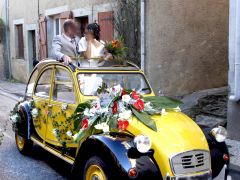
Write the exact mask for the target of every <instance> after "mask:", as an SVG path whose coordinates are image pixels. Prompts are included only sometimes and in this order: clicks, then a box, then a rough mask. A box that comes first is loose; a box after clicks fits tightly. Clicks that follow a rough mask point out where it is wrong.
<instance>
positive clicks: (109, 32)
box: [98, 11, 114, 41]
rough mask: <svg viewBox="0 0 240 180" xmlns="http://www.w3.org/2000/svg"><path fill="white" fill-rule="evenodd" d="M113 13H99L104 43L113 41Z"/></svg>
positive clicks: (101, 35) (101, 36)
mask: <svg viewBox="0 0 240 180" xmlns="http://www.w3.org/2000/svg"><path fill="white" fill-rule="evenodd" d="M113 19H114V17H113V12H112V11H110V12H100V13H98V24H99V25H100V27H101V32H100V38H101V40H103V41H112V40H113V33H114V27H113Z"/></svg>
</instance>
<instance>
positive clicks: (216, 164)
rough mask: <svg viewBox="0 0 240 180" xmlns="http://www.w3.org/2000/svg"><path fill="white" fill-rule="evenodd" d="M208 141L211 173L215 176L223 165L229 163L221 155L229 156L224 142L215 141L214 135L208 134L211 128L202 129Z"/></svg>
mask: <svg viewBox="0 0 240 180" xmlns="http://www.w3.org/2000/svg"><path fill="white" fill-rule="evenodd" d="M202 130H203V132H204V134H205V137H206V139H207V142H208V146H209V149H210V154H211V165H212V175H213V177H216V176H218V175H219V173H220V172H221V170H222V168H223V167H224V165H227V166H228V165H229V162H230V161H229V160H228V161H224V159H223V155H224V154H226V155H228V157H229V152H228V148H227V145H226V143H225V142H221V143H219V142H217V141H216V140H215V138H214V137H212V136H211V135H210V131H211V128H203V129H202Z"/></svg>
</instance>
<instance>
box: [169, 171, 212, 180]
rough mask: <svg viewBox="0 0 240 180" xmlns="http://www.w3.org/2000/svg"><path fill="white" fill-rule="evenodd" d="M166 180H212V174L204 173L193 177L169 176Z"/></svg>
mask: <svg viewBox="0 0 240 180" xmlns="http://www.w3.org/2000/svg"><path fill="white" fill-rule="evenodd" d="M165 180H212V173H211V172H209V171H208V172H204V173H201V174H193V175H179V176H169V175H167V176H166V177H165Z"/></svg>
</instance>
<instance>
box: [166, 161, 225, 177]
mask: <svg viewBox="0 0 240 180" xmlns="http://www.w3.org/2000/svg"><path fill="white" fill-rule="evenodd" d="M227 176H228V166H227V165H226V164H225V165H224V166H223V168H222V170H221V172H220V173H219V175H218V176H217V177H216V179H224V180H226V179H227ZM212 179H213V178H212V173H211V172H205V173H202V174H197V175H185V176H169V175H167V176H166V177H165V180H212ZM214 179H215V178H214Z"/></svg>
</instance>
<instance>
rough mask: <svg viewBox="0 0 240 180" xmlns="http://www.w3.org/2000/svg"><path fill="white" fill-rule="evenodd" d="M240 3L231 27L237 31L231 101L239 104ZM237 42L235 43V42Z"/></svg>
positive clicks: (237, 2) (237, 5) (237, 4)
mask: <svg viewBox="0 0 240 180" xmlns="http://www.w3.org/2000/svg"><path fill="white" fill-rule="evenodd" d="M239 8H240V2H239V1H238V0H236V14H235V18H236V19H235V22H233V24H234V25H235V26H234V25H232V24H230V27H231V26H233V27H234V28H235V29H234V30H235V37H234V39H233V43H234V45H233V46H231V47H233V48H234V49H232V50H231V51H234V52H235V57H234V60H235V62H234V78H233V81H234V89H233V92H232V95H230V96H229V100H231V101H234V102H237V101H239V100H240V49H239V47H240V10H239ZM234 41H235V42H234ZM231 51H230V52H231Z"/></svg>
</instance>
